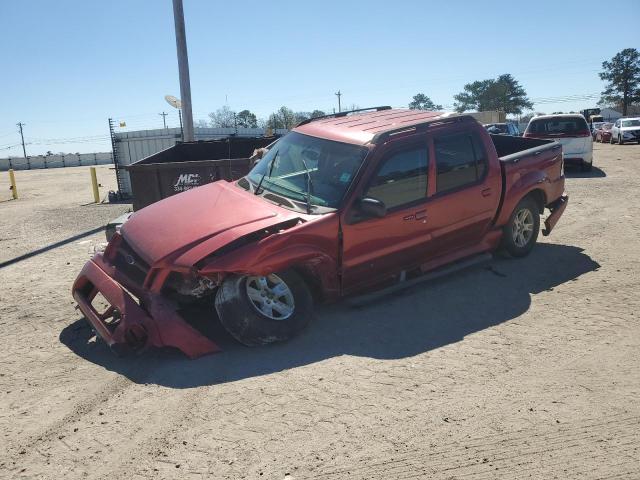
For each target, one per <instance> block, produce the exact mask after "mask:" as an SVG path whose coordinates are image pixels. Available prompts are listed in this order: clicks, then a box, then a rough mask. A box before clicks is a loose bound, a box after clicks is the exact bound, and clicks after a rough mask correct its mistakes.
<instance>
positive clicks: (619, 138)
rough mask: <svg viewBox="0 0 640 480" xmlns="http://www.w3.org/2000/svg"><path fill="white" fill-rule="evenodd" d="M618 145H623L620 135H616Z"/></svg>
mask: <svg viewBox="0 0 640 480" xmlns="http://www.w3.org/2000/svg"><path fill="white" fill-rule="evenodd" d="M618 145H624V140H622V137H621V136H620V135H618Z"/></svg>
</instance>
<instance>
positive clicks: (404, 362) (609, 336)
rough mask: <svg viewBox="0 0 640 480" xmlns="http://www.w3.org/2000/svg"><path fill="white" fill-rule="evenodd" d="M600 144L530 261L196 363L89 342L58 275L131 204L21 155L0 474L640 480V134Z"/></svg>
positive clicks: (111, 184) (1, 226)
mask: <svg viewBox="0 0 640 480" xmlns="http://www.w3.org/2000/svg"><path fill="white" fill-rule="evenodd" d="M594 158H595V165H596V166H597V168H595V169H594V171H593V172H591V173H589V174H583V173H580V172H578V171H569V172H568V180H567V190H568V192H569V194H570V197H571V199H570V203H569V207H568V208H567V210H566V212H565V214H564V216H563V218H562V219H561V221H560V223H559V224H558V226H557V229H556V230H555V231H554V232H553V234H552V235H551V236H550V237H546V238H541V243H540V244H539V245H538V246H537V247H536V249H535V250H534V252H533V253H532V254H531V255H530V256H529V257H527V258H525V259H522V260H497V259H496V260H493V261H491V262H490V263H489V264H488V265H482V266H477V267H474V268H471V269H469V270H467V271H464V272H459V273H456V274H454V275H451V276H449V277H447V278H444V279H441V280H438V281H434V282H431V283H427V284H422V285H419V286H416V287H413V288H412V289H410V290H408V291H405V292H403V293H401V294H396V295H394V296H387V297H382V298H380V299H379V300H377V301H375V302H373V303H372V304H370V305H367V306H364V307H359V308H354V307H351V306H349V305H347V304H338V305H331V306H323V307H321V308H320V309H319V315H318V319H317V322H315V323H314V324H313V325H312V326H311V328H310V329H309V330H307V331H306V332H305V333H304V334H303V335H301V336H300V337H299V338H296V339H295V340H293V341H290V342H288V343H285V344H280V345H274V346H270V347H264V348H255V349H248V348H246V347H243V346H241V345H238V344H236V343H234V342H233V341H231V340H230V339H228V338H226V337H224V336H223V337H222V338H221V339H220V341H221V344H222V346H223V347H224V349H225V351H224V352H223V353H220V354H216V355H210V356H207V357H204V358H201V359H198V360H194V361H192V360H188V359H186V358H185V357H183V356H182V355H180V354H179V353H177V352H174V351H168V350H167V351H165V350H162V351H151V352H147V353H145V354H143V355H141V356H136V357H133V358H125V359H120V358H116V357H114V356H113V355H112V354H111V353H110V352H109V351H107V350H106V348H105V347H104V346H103V345H102V344H100V343H98V344H96V343H95V342H94V341H93V340H92V339H91V338H90V337H91V335H90V330H89V328H88V327H87V325H86V323H85V321H84V320H83V319H82V316H81V315H80V314H79V312H78V311H77V310H75V309H74V302H73V300H72V298H71V295H70V287H71V284H72V282H73V280H74V278H75V275H76V274H77V273H78V271H79V270H80V268H81V267H82V265H83V263H84V262H85V261H86V260H87V259H88V258H89V254H88V251H89V248H90V247H91V245H92V244H95V243H98V242H100V241H102V239H103V238H104V237H103V233H102V232H97V231H95V229H96V228H98V227H100V226H102V225H104V223H105V222H106V221H107V220H109V219H110V218H113V217H116V216H117V215H119V214H120V213H121V212H124V211H126V210H127V209H128V205H106V204H103V205H93V204H89V202H90V201H91V198H92V197H91V190H90V185H89V172H88V169H87V168H83V167H79V168H66V169H57V170H40V171H31V172H17V173H16V176H17V181H18V188H19V192H20V195H21V198H20V199H19V200H17V201H2V200H5V197H0V477H1V478H43V479H44V478H46V479H49V478H51V479H59V478H65V479H76V478H89V479H94V478H96V479H98V478H105V479H106V478H110V479H112V478H116V479H117V478H129V479H142V478H176V479H177V478H180V479H188V478H216V479H218V478H225V479H226V478H228V479H241V478H252V479H253V478H256V479H257V478H267V479H312V478H313V479H316V478H318V479H342V478H350V479H365V478H380V479H407V478H429V479H467V478H472V479H494V478H505V479H515V478H518V479H523V478H536V479H552V478H557V479H573V478H575V479H604V478H607V479H613V478H618V479H638V478H640V317H639V313H638V312H639V309H638V308H639V307H640V293H639V292H640V217H639V216H638V212H639V211H640V195H639V193H640V146H638V145H628V146H617V145H600V144H596V146H595V154H594ZM98 175H99V181H100V182H101V183H102V185H103V186H104V188H102V189H101V191H102V193H103V194H106V191H107V190H108V189H115V179H114V174H113V171H112V170H109V169H108V168H107V167H101V168H99V171H98ZM7 182H8V180H7V174H6V172H0V185H5V184H7ZM3 190H5V189H4V187H3ZM1 195H5V196H6V198H8V195H6V191H5V193H3V194H1ZM92 232H93V233H92ZM22 256H24V257H22ZM20 257H22V258H20ZM16 258H17V259H18V260H17V261H13V259H16ZM7 262H12V263H9V264H7Z"/></svg>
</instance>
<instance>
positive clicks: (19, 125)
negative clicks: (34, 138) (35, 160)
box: [16, 122, 27, 158]
mask: <svg viewBox="0 0 640 480" xmlns="http://www.w3.org/2000/svg"><path fill="white" fill-rule="evenodd" d="M16 125H18V128H19V129H20V138H21V139H22V153H24V158H27V149H26V148H25V146H24V134H23V133H22V127H24V123H22V122H18V123H17V124H16Z"/></svg>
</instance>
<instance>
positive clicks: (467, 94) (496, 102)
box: [409, 48, 640, 115]
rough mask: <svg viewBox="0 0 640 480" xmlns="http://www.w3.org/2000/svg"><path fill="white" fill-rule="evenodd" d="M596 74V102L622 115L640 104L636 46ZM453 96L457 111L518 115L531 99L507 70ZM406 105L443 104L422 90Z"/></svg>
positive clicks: (426, 107)
mask: <svg viewBox="0 0 640 480" xmlns="http://www.w3.org/2000/svg"><path fill="white" fill-rule="evenodd" d="M598 75H599V77H600V79H601V80H604V81H605V82H607V83H606V86H605V89H604V90H603V91H602V93H601V95H600V101H599V102H598V105H601V106H603V107H611V108H614V109H619V110H621V111H622V114H623V115H627V113H628V110H629V107H630V106H631V105H634V104H638V103H640V52H638V50H637V49H635V48H625V49H624V50H622V51H620V52H618V53H617V54H616V55H614V56H613V58H611V60H608V61H604V62H602V71H601V72H600V73H599V74H598ZM453 98H454V100H455V103H454V105H453V107H454V109H455V110H456V111H457V112H460V113H462V112H466V111H469V110H476V111H485V110H500V111H503V112H505V113H507V114H516V115H520V114H522V112H523V110H531V109H533V102H531V100H529V98H528V97H527V93H526V91H525V89H524V88H523V87H522V86H521V85H520V84H519V83H518V81H517V80H516V79H515V78H513V76H512V75H511V74H508V73H505V74H503V75H500V76H498V77H497V78H495V79H486V80H476V81H474V82H471V83H467V84H466V85H465V86H464V88H463V91H462V92H460V93H458V94H457V95H454V97H453ZM409 108H411V109H418V110H442V105H437V104H435V103H434V102H433V101H432V100H431V99H430V98H429V97H428V96H427V95H425V94H424V93H418V94H416V95H415V96H414V97H413V100H412V101H411V102H410V103H409Z"/></svg>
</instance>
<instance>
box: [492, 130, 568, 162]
mask: <svg viewBox="0 0 640 480" xmlns="http://www.w3.org/2000/svg"><path fill="white" fill-rule="evenodd" d="M489 136H490V137H491V140H492V141H493V145H494V146H495V147H496V153H497V154H498V158H500V161H502V162H514V163H516V162H518V161H519V160H522V159H523V158H525V157H528V156H529V155H532V154H533V155H540V153H538V152H544V151H547V150H554V149H558V148H560V145H559V144H558V143H557V142H556V141H555V140H544V139H541V138H525V137H513V136H510V135H489Z"/></svg>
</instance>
